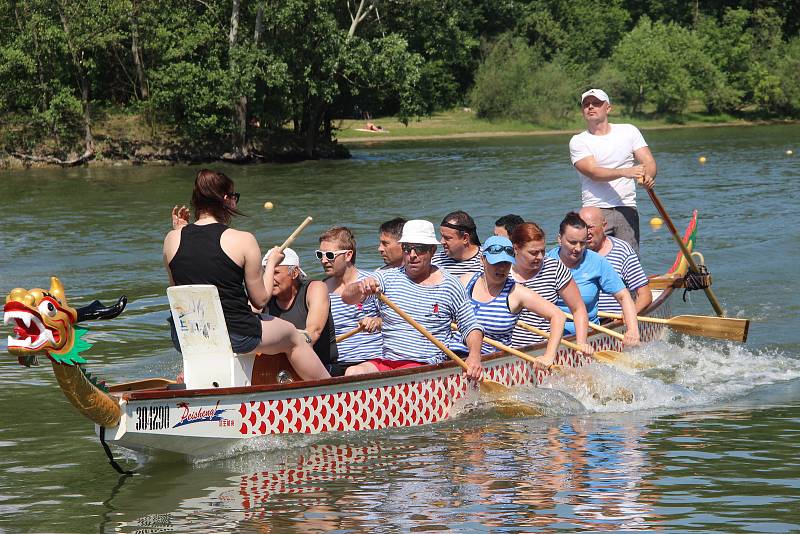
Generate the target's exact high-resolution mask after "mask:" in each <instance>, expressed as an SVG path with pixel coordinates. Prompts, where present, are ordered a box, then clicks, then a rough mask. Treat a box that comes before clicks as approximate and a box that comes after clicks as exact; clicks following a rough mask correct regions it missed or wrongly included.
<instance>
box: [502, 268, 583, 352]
mask: <svg viewBox="0 0 800 534" xmlns="http://www.w3.org/2000/svg"><path fill="white" fill-rule="evenodd" d="M509 276H513V274H511V273H509ZM570 281H572V273H570V272H569V269H568V268H567V266H566V265H564V264H563V263H561V260H560V259H558V258H550V257H548V256H545V257H544V258H543V259H542V266H541V267H540V268H539V272H538V273H536V274H535V275H534V277H533V278H530V279H528V280H525V281H524V282H519V283H521V284H522V285H524V286H525V287H527V288H528V289H532V290H534V291H536V293H538V294H539V296H540V297H542V298H543V299H545V300H547V301H550V302H552V303H553V304H555V303H556V302H557V301H558V292H559V291H561V290H562V289H564V287H566V285H567V284H569V283H570ZM519 320H520V321H522V322H525V323H528V324H529V325H531V326H535V327H536V328H538V329H540V330H544V331H545V332H549V331H550V321H548V320H547V319H545V318H544V317H542V316H540V315H536V314H535V313H533V312H532V311H530V310H527V309H525V308H523V309H522V312H521V313H520V314H519ZM542 341H544V338H543V337H542V336H540V335H538V334H534V333H533V332H529V331H527V330H525V329H523V328H521V327H519V326H518V327H516V328H515V329H514V333H513V334H512V336H511V345H512V346H514V347H522V346H524V345H530V344H531V343H540V342H542Z"/></svg>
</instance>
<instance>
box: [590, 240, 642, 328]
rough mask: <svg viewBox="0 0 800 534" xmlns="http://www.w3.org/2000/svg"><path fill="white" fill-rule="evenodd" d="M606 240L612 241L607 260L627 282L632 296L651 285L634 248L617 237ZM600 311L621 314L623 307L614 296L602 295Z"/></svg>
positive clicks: (599, 305)
mask: <svg viewBox="0 0 800 534" xmlns="http://www.w3.org/2000/svg"><path fill="white" fill-rule="evenodd" d="M606 239H610V240H611V250H610V251H609V252H608V254H606V256H605V258H606V259H607V260H608V262H609V263H610V264H611V266H612V267H614V270H615V271H617V274H619V276H620V278H622V281H623V282H625V287H627V288H628V291H630V292H631V295H634V294H635V293H636V290H637V289H639V288H640V287H644V286H646V285H647V284H649V283H650V281H649V280H648V279H647V275H646V274H644V269H642V263H641V262H640V261H639V256H637V255H636V252H634V250H633V248H632V247H631V246H630V245H629V244H628V243H626V242H625V241H623V240H622V239H617V238H616V237H612V236H606ZM598 308H599V309H600V311H604V312H611V313H621V312H622V307H621V306H620V305H619V302H617V299H615V298H614V295H610V294H608V293H603V292H601V293H600V303H599V304H598Z"/></svg>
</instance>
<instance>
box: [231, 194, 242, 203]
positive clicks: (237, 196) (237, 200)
mask: <svg viewBox="0 0 800 534" xmlns="http://www.w3.org/2000/svg"><path fill="white" fill-rule="evenodd" d="M241 197H242V194H241V193H230V194H229V195H228V198H232V199H233V200H235V201H236V203H237V204H238V203H239V199H240V198H241Z"/></svg>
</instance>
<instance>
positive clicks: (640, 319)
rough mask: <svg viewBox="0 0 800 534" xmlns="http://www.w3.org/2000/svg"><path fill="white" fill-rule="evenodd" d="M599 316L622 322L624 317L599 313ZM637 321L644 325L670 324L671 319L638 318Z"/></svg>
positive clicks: (616, 314)
mask: <svg viewBox="0 0 800 534" xmlns="http://www.w3.org/2000/svg"><path fill="white" fill-rule="evenodd" d="M597 315H599V316H600V317H605V318H606V319H616V320H617V321H621V320H622V315H620V314H618V313H609V312H597ZM636 319H637V320H638V321H640V322H643V323H658V324H669V319H662V318H661V317H642V316H637V317H636Z"/></svg>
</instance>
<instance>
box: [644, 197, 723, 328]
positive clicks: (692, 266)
mask: <svg viewBox="0 0 800 534" xmlns="http://www.w3.org/2000/svg"><path fill="white" fill-rule="evenodd" d="M646 189H647V194H648V195H650V200H652V201H653V205H655V207H656V209H657V210H658V212H659V213H660V214H661V218H662V219H664V222H665V223H667V228H669V232H670V233H671V234H672V237H673V238H674V239H675V241H676V242H677V243H678V246H679V247H680V249H681V252H683V257H684V258H686V262H687V263H688V264H689V268H690V269H691V270H692V271H693V272H695V273H699V272H700V269H699V268H698V267H697V264H696V263H695V262H694V258H692V253H691V252H689V249H688V248H686V244H685V243H684V242H683V239H681V236H680V235H678V230H677V229H676V228H675V225H674V224H672V219H670V218H669V215H668V214H667V210H666V209H664V205H663V204H661V201H660V200H659V199H658V196H657V195H656V192H655V190H654V189H652V188H649V189H648V188H646ZM703 291H705V293H706V297H708V301H709V302H710V303H711V307H712V308H714V311H715V312H716V313H717V316H719V317H723V316H724V315H725V311H724V310H723V309H722V306H721V305H720V303H719V301H718V300H717V297H716V295H714V292H713V291H711V288H710V287H704V288H703Z"/></svg>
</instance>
